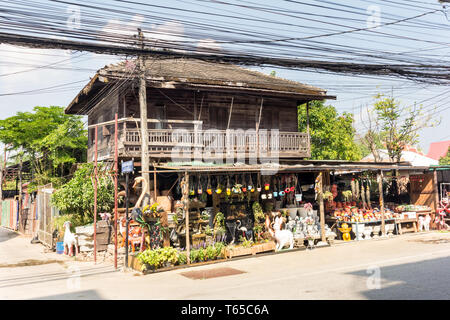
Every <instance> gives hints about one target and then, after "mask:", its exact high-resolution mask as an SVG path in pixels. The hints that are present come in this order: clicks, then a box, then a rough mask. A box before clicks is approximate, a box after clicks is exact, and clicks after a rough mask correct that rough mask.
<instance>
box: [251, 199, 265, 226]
mask: <svg viewBox="0 0 450 320" xmlns="http://www.w3.org/2000/svg"><path fill="white" fill-rule="evenodd" d="M252 210H253V216H254V217H255V221H256V222H258V221H262V220H264V218H265V217H264V212H263V209H262V208H261V205H260V204H259V202H258V201H255V202H253V205H252Z"/></svg>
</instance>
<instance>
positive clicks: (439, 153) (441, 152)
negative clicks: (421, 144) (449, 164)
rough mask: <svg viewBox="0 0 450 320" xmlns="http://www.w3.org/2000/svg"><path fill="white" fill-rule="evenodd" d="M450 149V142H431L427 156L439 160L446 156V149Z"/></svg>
mask: <svg viewBox="0 0 450 320" xmlns="http://www.w3.org/2000/svg"><path fill="white" fill-rule="evenodd" d="M449 147H450V140H447V141H439V142H433V143H431V144H430V150H428V154H427V156H428V157H430V158H432V159H435V160H439V159H440V158H441V157H443V156H445V155H446V154H447V151H448V148H449Z"/></svg>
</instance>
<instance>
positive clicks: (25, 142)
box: [0, 106, 87, 188]
mask: <svg viewBox="0 0 450 320" xmlns="http://www.w3.org/2000/svg"><path fill="white" fill-rule="evenodd" d="M0 141H1V142H3V143H5V144H7V145H9V147H8V149H9V150H10V151H13V153H15V154H16V155H18V157H17V158H18V160H19V161H20V159H22V160H30V161H31V165H32V170H33V172H34V180H35V181H34V184H33V185H43V184H46V183H50V182H51V183H54V184H58V180H57V179H55V178H56V177H60V176H63V175H64V172H65V171H67V168H68V166H70V165H72V164H73V163H76V162H82V161H85V159H86V156H85V150H86V148H87V131H86V130H85V129H84V125H83V122H82V119H81V117H80V116H74V115H68V114H65V113H64V108H62V107H57V106H50V107H40V106H36V107H34V108H33V111H32V112H17V114H16V115H15V116H12V117H9V118H6V119H4V120H0ZM65 169H66V170H65ZM58 171H59V172H58ZM33 185H32V186H31V187H32V188H33Z"/></svg>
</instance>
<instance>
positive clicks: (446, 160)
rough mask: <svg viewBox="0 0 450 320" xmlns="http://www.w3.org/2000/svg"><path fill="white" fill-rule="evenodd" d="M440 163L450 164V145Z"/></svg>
mask: <svg viewBox="0 0 450 320" xmlns="http://www.w3.org/2000/svg"><path fill="white" fill-rule="evenodd" d="M439 164H440V165H442V166H443V165H450V147H449V148H448V150H447V154H446V155H445V156H443V157H441V158H440V159H439Z"/></svg>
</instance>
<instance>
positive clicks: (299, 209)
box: [298, 207, 308, 218]
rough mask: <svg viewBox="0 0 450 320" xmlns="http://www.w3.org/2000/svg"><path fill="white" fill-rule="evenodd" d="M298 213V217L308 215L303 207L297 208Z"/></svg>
mask: <svg viewBox="0 0 450 320" xmlns="http://www.w3.org/2000/svg"><path fill="white" fill-rule="evenodd" d="M298 214H299V216H300V218H306V217H307V216H308V212H307V211H306V209H305V208H304V207H301V208H298Z"/></svg>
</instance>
